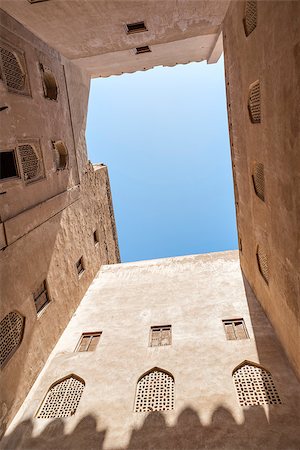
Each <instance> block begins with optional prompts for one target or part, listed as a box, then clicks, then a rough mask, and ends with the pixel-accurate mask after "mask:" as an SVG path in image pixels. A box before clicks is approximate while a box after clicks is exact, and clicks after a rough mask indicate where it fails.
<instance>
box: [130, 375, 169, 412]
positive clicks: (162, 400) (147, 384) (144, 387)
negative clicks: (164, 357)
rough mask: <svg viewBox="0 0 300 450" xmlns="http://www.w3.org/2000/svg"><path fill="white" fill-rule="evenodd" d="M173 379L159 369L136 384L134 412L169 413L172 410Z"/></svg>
mask: <svg viewBox="0 0 300 450" xmlns="http://www.w3.org/2000/svg"><path fill="white" fill-rule="evenodd" d="M174 385H175V383H174V378H173V376H172V375H171V374H168V373H166V372H164V371H163V370H160V369H157V368H155V369H152V370H151V371H150V372H148V373H146V374H145V375H143V376H142V377H141V378H140V379H139V381H138V383H137V389H136V398H135V408H134V410H135V412H147V411H169V410H171V409H174V401H175V399H174V390H175V388H174V387H175V386H174Z"/></svg>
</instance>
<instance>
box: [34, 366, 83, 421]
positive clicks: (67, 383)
mask: <svg viewBox="0 0 300 450" xmlns="http://www.w3.org/2000/svg"><path fill="white" fill-rule="evenodd" d="M84 386H85V383H84V381H83V380H81V379H79V378H78V377H77V376H76V375H70V376H68V377H66V378H64V379H62V380H59V381H57V382H56V383H54V384H53V385H52V386H51V387H50V389H49V391H48V392H47V395H46V397H45V399H44V401H43V403H42V405H41V407H40V409H39V411H38V413H37V415H36V417H37V418H38V419H54V418H56V417H69V416H73V414H75V412H76V410H77V407H78V405H79V402H80V399H81V396H82V392H83V389H84Z"/></svg>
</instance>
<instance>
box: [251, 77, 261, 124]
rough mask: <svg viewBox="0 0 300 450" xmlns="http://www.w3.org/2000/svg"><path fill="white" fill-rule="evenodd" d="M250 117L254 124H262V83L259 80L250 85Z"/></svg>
mask: <svg viewBox="0 0 300 450" xmlns="http://www.w3.org/2000/svg"><path fill="white" fill-rule="evenodd" d="M248 110H249V117H250V120H251V122H252V123H260V121H261V111H260V82H259V80H257V81H255V82H254V83H252V84H250V86H249V97H248Z"/></svg>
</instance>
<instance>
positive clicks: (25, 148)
mask: <svg viewBox="0 0 300 450" xmlns="http://www.w3.org/2000/svg"><path fill="white" fill-rule="evenodd" d="M18 153H19V157H20V162H21V167H22V172H23V177H24V180H25V182H26V183H30V182H33V181H37V180H38V179H40V178H41V177H42V176H43V173H42V162H41V159H40V157H39V155H38V153H37V151H36V149H35V148H34V147H33V146H32V145H30V144H22V145H19V146H18Z"/></svg>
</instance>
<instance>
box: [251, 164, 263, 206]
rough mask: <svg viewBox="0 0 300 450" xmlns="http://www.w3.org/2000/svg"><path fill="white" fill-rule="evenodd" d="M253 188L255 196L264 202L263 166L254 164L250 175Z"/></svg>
mask: <svg viewBox="0 0 300 450" xmlns="http://www.w3.org/2000/svg"><path fill="white" fill-rule="evenodd" d="M252 180H253V186H254V190H255V194H256V195H257V197H259V198H260V199H261V200H262V201H263V202H264V201H265V174H264V165H263V164H262V163H256V164H255V166H254V171H253V175H252Z"/></svg>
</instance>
